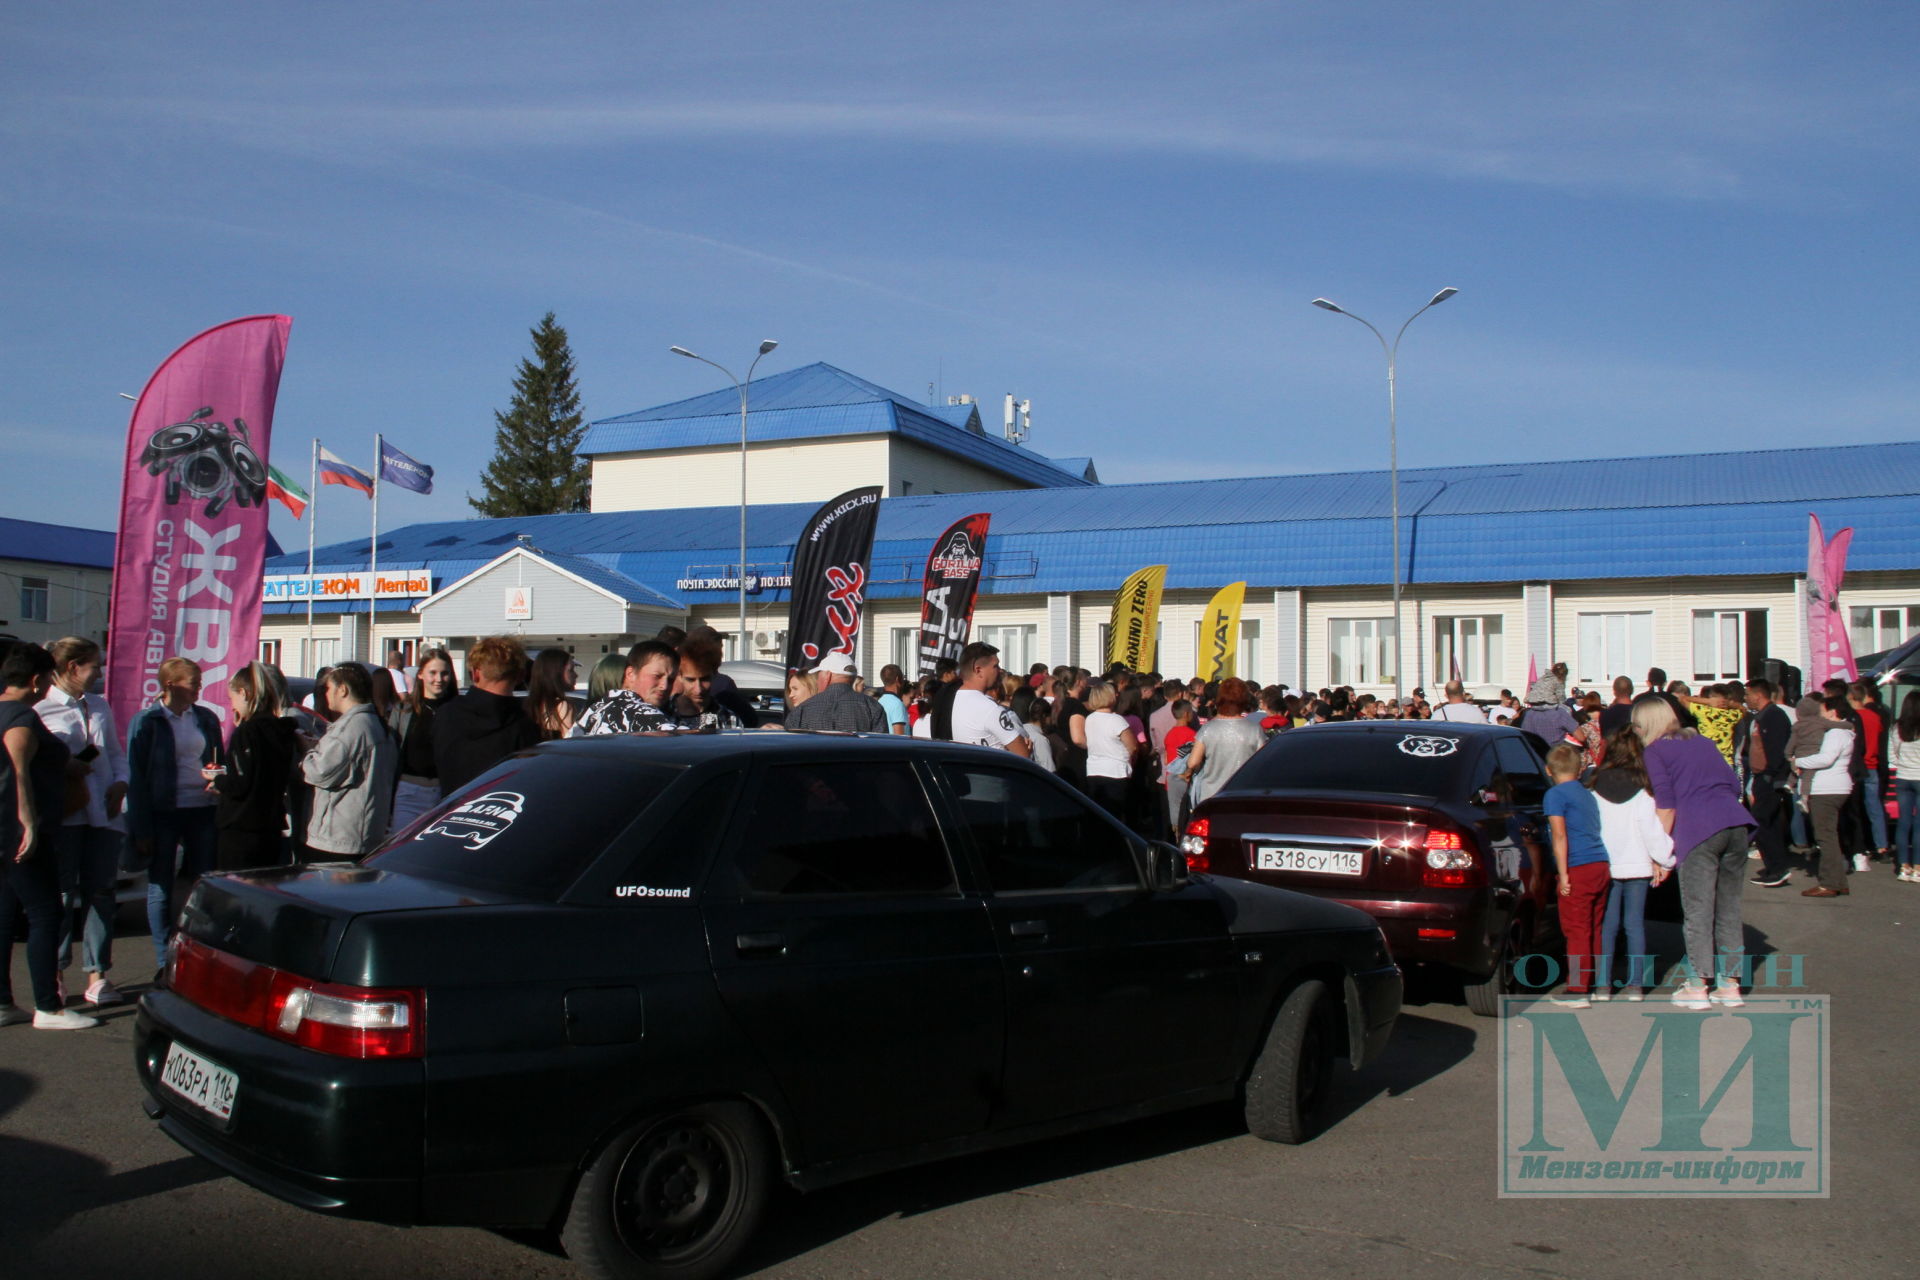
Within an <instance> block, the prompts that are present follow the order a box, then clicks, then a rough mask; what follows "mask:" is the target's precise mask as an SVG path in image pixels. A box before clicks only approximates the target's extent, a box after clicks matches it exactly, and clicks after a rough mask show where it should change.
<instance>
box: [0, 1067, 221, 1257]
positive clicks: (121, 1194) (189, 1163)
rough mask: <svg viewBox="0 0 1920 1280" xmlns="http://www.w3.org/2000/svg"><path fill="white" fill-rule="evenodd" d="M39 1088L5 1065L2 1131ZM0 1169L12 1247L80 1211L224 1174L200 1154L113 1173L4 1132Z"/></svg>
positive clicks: (0, 1227) (0, 1228)
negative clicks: (5, 1187) (5, 1189)
mask: <svg viewBox="0 0 1920 1280" xmlns="http://www.w3.org/2000/svg"><path fill="white" fill-rule="evenodd" d="M35 1088H36V1085H35V1081H34V1079H33V1077H31V1076H29V1075H26V1074H25V1073H23V1072H19V1071H5V1070H0V1130H3V1129H4V1128H5V1126H6V1120H7V1117H8V1116H9V1115H11V1114H12V1113H13V1112H14V1110H15V1109H17V1108H18V1107H19V1106H20V1104H21V1103H23V1102H25V1101H26V1100H27V1099H28V1098H29V1097H30V1096H32V1094H33V1092H34V1090H35ZM0 1170H4V1171H5V1176H6V1184H7V1194H6V1210H5V1212H4V1213H0V1241H4V1242H5V1243H6V1245H7V1246H8V1248H9V1250H11V1249H13V1248H16V1247H18V1248H20V1249H22V1250H24V1249H28V1248H31V1247H32V1246H33V1245H35V1244H37V1243H39V1242H40V1241H41V1240H43V1239H45V1238H46V1237H47V1236H48V1235H49V1234H51V1233H52V1232H53V1231H55V1230H56V1229H58V1228H59V1226H60V1224H61V1223H63V1222H65V1221H66V1220H67V1219H68V1218H71V1217H73V1216H75V1215H77V1214H81V1213H85V1212H87V1211H88V1210H91V1209H102V1208H105V1207H107V1206H108V1205H115V1204H124V1203H126V1202H127V1201H130V1200H139V1199H141V1198H143V1197H145V1196H151V1195H157V1194H159V1193H161V1192H165V1191H178V1190H179V1189H180V1188H182V1187H190V1186H193V1185H194V1184H195V1183H200V1182H211V1181H213V1180H214V1179H216V1178H219V1177H222V1176H224V1175H222V1174H221V1173H220V1171H219V1170H217V1169H215V1168H214V1167H213V1166H212V1165H210V1164H208V1163H207V1162H206V1161H204V1160H201V1159H199V1158H198V1157H197V1156H181V1157H180V1158H179V1159H177V1160H168V1161H166V1162H165V1163H163V1164H156V1165H148V1166H147V1167H145V1168H141V1169H129V1170H127V1171H126V1172H124V1173H113V1172H110V1171H109V1169H108V1167H107V1165H106V1163H105V1162H104V1161H100V1160H96V1159H94V1158H93V1157H92V1156H89V1155H84V1154H82V1153H80V1152H78V1151H73V1150H69V1149H68V1148H66V1147H60V1146H55V1145H53V1144H52V1143H49V1142H40V1141H37V1140H35V1139H32V1138H20V1137H14V1136H10V1135H8V1134H6V1133H4V1132H0Z"/></svg>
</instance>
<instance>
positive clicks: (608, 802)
mask: <svg viewBox="0 0 1920 1280" xmlns="http://www.w3.org/2000/svg"><path fill="white" fill-rule="evenodd" d="M679 773H680V770H678V769H676V768H667V767H663V766H659V765H636V764H633V763H632V762H631V761H620V762H617V763H616V762H614V761H610V760H590V759H583V758H582V757H580V756H578V755H559V754H553V755H548V754H541V755H534V756H526V757H522V758H518V759H514V760H509V761H507V762H506V763H504V764H502V765H500V766H498V767H496V768H494V769H491V770H489V771H488V772H486V773H483V774H481V775H480V777H479V778H477V779H475V780H474V781H473V782H472V783H471V784H470V785H468V786H467V787H466V788H464V789H463V790H461V791H459V792H457V793H455V794H454V795H451V796H449V797H447V799H445V800H443V801H442V802H441V803H440V806H439V807H438V808H437V809H435V810H434V811H433V812H432V813H430V814H428V815H427V816H426V817H425V818H422V819H420V820H419V821H418V822H415V823H414V824H413V825H412V826H410V827H408V828H407V829H406V830H405V831H402V832H400V833H399V834H398V835H396V836H394V837H393V838H392V839H390V840H389V841H388V842H387V843H386V844H385V845H383V846H382V847H381V848H380V849H379V851H377V852H376V853H374V854H372V855H371V856H369V857H368V858H367V865H369V866H375V867H378V868H380V869H381V870H382V871H403V872H406V873H407V874H409V875H417V876H424V877H426V878H428V879H431V880H441V881H445V882H446V883H448V884H458V885H471V886H473V887H475V888H483V889H497V890H501V891H504V892H507V893H524V894H528V895H530V896H535V897H544V898H551V897H555V896H557V895H558V894H559V893H560V892H561V891H563V890H564V889H566V888H567V886H569V885H571V884H572V883H573V882H574V881H575V880H576V879H578V878H579V876H580V873H581V872H582V871H584V870H586V868H587V867H588V865H589V864H591V863H592V862H593V861H594V859H596V858H598V857H599V856H600V854H601V852H602V851H604V850H605V849H606V847H607V845H608V843H609V842H611V841H612V840H613V838H614V837H615V836H617V835H619V834H620V833H621V832H622V831H624V830H626V828H627V826H628V825H629V824H630V823H632V822H633V820H634V819H635V818H637V817H639V816H640V813H641V811H642V810H644V809H645V808H646V807H647V806H648V805H649V804H651V803H652V802H653V799H654V797H655V796H657V795H659V794H660V793H661V792H662V791H664V790H666V788H667V784H668V783H670V782H672V781H673V780H674V778H676V777H677V776H679Z"/></svg>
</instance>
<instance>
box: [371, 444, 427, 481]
mask: <svg viewBox="0 0 1920 1280" xmlns="http://www.w3.org/2000/svg"><path fill="white" fill-rule="evenodd" d="M380 478H381V479H382V480H385V481H387V482H388V483H389V484H397V485H399V486H400V487H401V488H402V489H411V490H413V491H414V492H415V493H432V492H433V468H432V467H430V466H428V465H427V464H426V463H424V462H415V461H414V460H413V459H412V458H409V457H408V456H407V455H406V454H404V453H402V452H400V451H399V450H398V449H396V448H394V447H393V446H392V445H390V444H388V443H387V442H386V441H385V440H382V441H381V442H380Z"/></svg>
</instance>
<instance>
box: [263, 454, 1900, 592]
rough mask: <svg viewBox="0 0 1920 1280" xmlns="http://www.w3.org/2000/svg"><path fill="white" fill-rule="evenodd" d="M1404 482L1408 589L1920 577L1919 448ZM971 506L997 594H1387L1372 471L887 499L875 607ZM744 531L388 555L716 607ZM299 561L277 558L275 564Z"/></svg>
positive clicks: (760, 553) (554, 534) (755, 533)
mask: <svg viewBox="0 0 1920 1280" xmlns="http://www.w3.org/2000/svg"><path fill="white" fill-rule="evenodd" d="M1400 484H1401V503H1400V506H1401V517H1402V518H1401V546H1402V549H1403V556H1404V560H1403V570H1404V574H1405V580H1406V581H1407V582H1408V583H1410V584H1415V585H1418V584H1421V583H1469V582H1494V583H1497V582H1516V581H1570V580H1579V579H1603V578H1643V577H1650V578H1665V577H1717V576H1722V575H1730V574H1777V573H1803V572H1805V570H1806V548H1807V514H1808V513H1809V512H1815V513H1818V515H1819V516H1820V518H1821V520H1822V522H1823V523H1824V524H1825V525H1826V528H1827V531H1828V532H1829V533H1832V532H1834V531H1836V530H1838V529H1840V528H1842V527H1845V526H1848V525H1851V526H1853V528H1854V530H1855V535H1854V541H1853V549H1852V553H1851V555H1850V557H1849V561H1848V568H1849V569H1850V570H1865V569H1916V568H1920V444H1884V445H1854V446H1835V447H1830V448H1823V449H1777V450H1767V451H1760V452H1748V453H1723V454H1696V455H1692V456H1686V457H1666V458H1615V459H1602V460H1595V461H1586V462H1546V463H1502V464H1498V465H1490V466H1480V467H1446V468H1431V469H1424V470H1409V471H1403V472H1402V473H1401V475H1400ZM816 505H817V504H814V503H786V504H781V505H777V506H760V507H753V508H750V510H749V513H748V514H749V518H748V526H747V539H748V558H749V562H750V563H751V564H753V565H755V566H756V568H757V569H758V570H759V571H763V572H772V571H773V570H774V568H775V567H776V566H779V565H784V564H785V563H786V561H787V559H788V557H789V555H790V553H791V550H792V545H793V541H794V539H795V537H797V536H798V534H799V531H800V527H801V525H802V524H803V523H804V522H805V520H806V518H807V517H808V516H809V515H811V514H812V513H813V511H814V510H815V509H816ZM975 511H987V512H990V513H992V516H993V524H992V532H991V534H990V536H989V538H988V542H987V566H986V570H985V574H984V576H983V580H982V584H981V587H982V591H983V592H984V593H986V594H989V595H993V594H1002V595H1004V594H1024V593H1035V592H1040V593H1045V592H1071V591H1108V590H1112V589H1114V588H1115V587H1117V586H1118V585H1119V584H1120V581H1121V580H1122V579H1123V578H1124V577H1125V576H1126V575H1127V574H1129V573H1131V572H1133V571H1134V570H1135V569H1138V568H1139V567H1140V566H1141V565H1143V564H1159V563H1164V564H1166V565H1167V566H1168V577H1167V585H1168V586H1170V587H1176V588H1179V587H1188V588H1200V587H1206V588H1212V587H1217V586H1219V585H1221V584H1222V583H1226V582H1233V581H1237V580H1239V579H1242V578H1244V579H1246V580H1247V581H1248V582H1249V583H1250V584H1251V585H1253V586H1254V587H1256V588H1261V587H1268V588H1271V587H1324V586H1357V585H1380V584H1385V583H1387V582H1388V581H1390V580H1391V578H1392V560H1391V557H1390V555H1389V552H1388V546H1387V543H1388V528H1389V519H1388V517H1389V513H1390V511H1391V491H1390V487H1389V484H1388V477H1387V474H1386V473H1385V472H1377V471H1376V472H1350V473H1343V474H1333V475H1295V476H1271V477H1265V478H1256V479H1246V478H1238V477H1236V478H1234V479H1230V480H1190V481H1175V482H1158V483H1150V484H1128V485H1102V486H1099V487H1083V488H1074V489H1015V490H1005V491H996V492H988V493H961V494H952V493H949V494H939V495H926V496H918V495H916V496H913V497H905V498H889V499H886V500H884V501H883V502H882V503H881V507H880V520H879V526H878V529H877V532H876V535H875V542H874V552H873V563H872V565H871V566H870V569H871V578H872V581H871V584H870V585H871V590H870V591H869V593H868V594H869V596H870V597H871V598H874V599H890V598H904V597H911V596H913V595H915V594H917V592H918V591H919V586H920V573H921V569H922V567H923V566H924V564H925V560H926V553H927V547H928V545H929V544H930V543H931V542H932V540H933V539H934V538H935V537H937V536H938V535H939V534H940V533H941V532H942V531H943V530H945V529H946V528H947V526H948V525H950V524H952V523H953V522H954V521H955V520H958V519H959V518H961V517H962V516H964V515H967V514H969V513H971V512H975ZM738 521H739V508H738V507H700V508H689V509H682V510H674V511H619V512H602V513H596V514H571V515H553V516H534V517H528V518H520V519H503V520H465V521H459V522H454V523H447V524H423V525H411V526H408V527H406V528H404V529H398V530H394V531H393V532H391V533H388V534H383V535H382V548H381V553H380V555H381V562H382V563H383V564H385V563H388V562H389V557H391V562H392V563H394V564H395V565H400V564H406V563H430V564H431V565H432V567H433V569H434V572H435V573H437V574H440V575H443V579H444V581H447V582H451V581H453V580H455V579H456V578H458V577H459V576H461V575H462V574H465V573H468V572H471V571H472V570H473V569H475V568H478V567H479V566H480V565H482V564H485V563H487V562H488V561H490V560H492V559H494V558H495V557H496V556H498V555H499V554H500V553H501V551H503V550H505V549H506V548H507V547H510V546H512V545H513V543H514V540H515V537H516V535H518V534H522V533H524V534H526V535H528V536H529V537H530V538H531V540H532V541H533V542H534V544H535V545H537V546H540V547H549V548H554V549H555V550H558V551H561V552H562V553H563V554H569V555H574V556H585V557H591V558H592V560H593V561H594V562H595V563H598V564H602V565H606V566H609V567H611V568H613V569H615V570H617V571H618V572H619V573H621V574H623V575H625V576H627V577H629V578H631V579H634V580H635V581H637V582H640V583H645V584H650V585H651V586H652V587H653V588H654V589H655V590H657V591H660V592H661V593H662V594H663V595H665V594H671V595H674V596H677V597H679V598H681V599H684V600H690V601H696V602H697V601H701V600H706V599H710V598H711V599H719V598H723V597H724V596H725V595H726V593H725V592H711V593H710V592H705V591H698V592H696V591H684V592H683V591H679V590H678V589H676V588H674V586H673V583H674V581H675V579H678V578H681V577H703V576H726V575H727V574H728V573H729V572H730V568H731V566H732V564H733V563H734V561H735V560H736V559H737V558H738V547H739V541H738V539H739V524H738ZM389 548H391V551H390V550H389ZM365 554H366V545H365V543H364V542H351V543H340V544H337V545H335V546H332V547H328V548H324V549H323V550H322V551H321V552H320V553H319V559H320V567H322V568H352V567H355V566H362V565H364V564H365ZM302 563H303V558H301V557H297V556H285V557H282V558H281V560H280V561H277V562H274V563H273V564H272V565H271V566H270V568H271V569H273V570H274V571H279V572H288V571H297V570H298V569H299V568H301V565H302ZM696 570H697V572H696ZM760 598H761V599H763V600H780V599H784V598H785V593H784V592H779V591H770V592H767V593H765V594H763V595H762V596H761V597H760ZM320 607H321V608H322V609H325V608H326V606H320ZM301 608H304V606H301ZM336 609H337V607H336ZM281 611H286V612H297V611H299V610H298V609H295V608H293V607H291V606H289V607H285V608H284V609H282V610H281Z"/></svg>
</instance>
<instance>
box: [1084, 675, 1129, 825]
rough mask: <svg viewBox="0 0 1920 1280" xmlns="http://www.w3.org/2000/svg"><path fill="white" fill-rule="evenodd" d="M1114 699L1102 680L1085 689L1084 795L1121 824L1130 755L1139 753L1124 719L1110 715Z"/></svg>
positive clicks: (1112, 690) (1125, 803) (1125, 808)
mask: <svg viewBox="0 0 1920 1280" xmlns="http://www.w3.org/2000/svg"><path fill="white" fill-rule="evenodd" d="M1116 697H1117V695H1116V694H1115V692H1114V688H1113V686H1112V685H1110V684H1108V683H1107V682H1106V681H1104V680H1095V681H1094V682H1093V683H1092V684H1090V685H1088V686H1087V697H1086V706H1087V794H1088V795H1090V796H1092V797H1093V798H1094V800H1096V801H1097V802H1098V803H1099V805H1100V807H1101V808H1103V809H1105V810H1106V811H1107V812H1108V813H1110V814H1112V815H1113V816H1114V817H1116V818H1119V819H1120V820H1121V821H1123V822H1124V821H1126V814H1127V779H1128V778H1130V777H1132V776H1133V753H1134V752H1136V751H1138V750H1139V749H1140V738H1139V735H1138V734H1136V733H1134V731H1133V726H1132V725H1130V724H1128V723H1127V719H1126V717H1125V716H1121V715H1116V714H1114V710H1113V704H1114V700H1115V698H1116Z"/></svg>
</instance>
